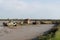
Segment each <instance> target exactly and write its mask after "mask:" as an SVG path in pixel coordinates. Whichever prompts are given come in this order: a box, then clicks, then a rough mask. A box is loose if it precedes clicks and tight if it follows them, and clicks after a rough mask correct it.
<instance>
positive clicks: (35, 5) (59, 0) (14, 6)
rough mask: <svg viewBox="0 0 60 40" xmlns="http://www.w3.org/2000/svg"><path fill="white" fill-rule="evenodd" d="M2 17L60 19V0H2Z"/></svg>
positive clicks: (0, 11) (0, 16)
mask: <svg viewBox="0 0 60 40" xmlns="http://www.w3.org/2000/svg"><path fill="white" fill-rule="evenodd" d="M0 18H35V19H60V0H0Z"/></svg>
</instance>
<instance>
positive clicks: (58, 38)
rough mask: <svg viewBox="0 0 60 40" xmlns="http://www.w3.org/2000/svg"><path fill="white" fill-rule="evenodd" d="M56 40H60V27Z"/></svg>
mask: <svg viewBox="0 0 60 40" xmlns="http://www.w3.org/2000/svg"><path fill="white" fill-rule="evenodd" d="M54 40H60V29H59V30H58V31H57V32H56V35H55V38H54Z"/></svg>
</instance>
